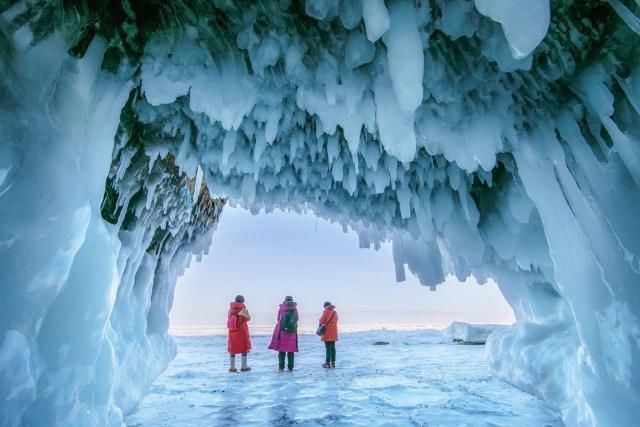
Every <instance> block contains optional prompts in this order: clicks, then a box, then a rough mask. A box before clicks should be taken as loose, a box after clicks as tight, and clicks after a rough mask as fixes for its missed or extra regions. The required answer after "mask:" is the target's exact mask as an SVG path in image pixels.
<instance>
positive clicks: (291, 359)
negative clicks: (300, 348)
mask: <svg viewBox="0 0 640 427" xmlns="http://www.w3.org/2000/svg"><path fill="white" fill-rule="evenodd" d="M285 357H286V358H287V368H289V370H291V369H293V362H294V357H295V353H293V352H289V353H285V352H284V351H279V352H278V369H280V370H283V369H284V359H285Z"/></svg>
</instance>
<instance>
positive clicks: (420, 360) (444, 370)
mask: <svg viewBox="0 0 640 427" xmlns="http://www.w3.org/2000/svg"><path fill="white" fill-rule="evenodd" d="M269 338H270V337H268V336H267V335H259V336H255V337H253V345H254V350H253V352H252V353H251V355H250V364H251V366H252V367H253V371H252V372H249V373H242V374H241V373H238V374H230V373H229V372H227V369H228V356H227V353H226V337H225V336H207V337H176V343H177V345H178V356H177V357H176V359H175V360H174V361H173V363H172V364H171V365H170V367H169V369H168V370H167V371H166V372H165V374H164V375H163V376H161V377H160V378H158V380H157V381H156V382H155V383H154V385H153V387H152V390H151V393H150V394H149V395H148V396H147V397H146V398H145V400H144V401H143V402H142V404H141V406H140V410H139V412H137V413H136V414H134V415H132V416H130V417H129V418H128V419H127V425H128V426H211V425H215V426H231V425H234V426H235V425H294V424H295V425H362V426H368V425H394V426H396V425H430V426H432V425H455V426H461V425H470V426H476V425H493V426H495V425H499V426H507V425H518V426H561V425H562V422H561V421H560V419H559V417H558V416H557V415H556V414H554V413H553V412H552V411H551V410H549V409H548V408H547V407H546V406H545V405H544V404H543V403H542V402H541V401H540V400H538V399H537V398H535V397H533V396H531V395H529V394H526V393H523V392H521V391H519V390H517V389H515V388H513V387H511V386H509V385H508V384H505V383H503V382H501V381H499V380H497V379H495V378H493V377H492V376H491V375H490V373H489V371H488V368H487V364H486V361H485V354H484V347H483V346H463V345H456V344H450V343H449V342H448V339H447V338H446V337H444V336H443V335H442V334H441V333H440V332H439V331H428V330H427V331H371V332H355V333H345V334H342V335H341V339H340V341H339V342H338V346H337V350H338V354H337V368H336V369H335V370H325V369H323V368H321V367H320V364H321V363H322V362H323V358H324V346H323V345H322V343H321V342H320V341H319V339H318V337H316V336H315V335H301V336H300V349H301V352H300V353H298V354H297V357H296V369H295V370H294V371H293V372H292V373H289V372H284V373H279V372H278V371H277V369H276V354H275V353H274V352H272V351H268V350H266V347H267V343H268V339H269ZM376 342H388V344H387V345H374V343H376Z"/></svg>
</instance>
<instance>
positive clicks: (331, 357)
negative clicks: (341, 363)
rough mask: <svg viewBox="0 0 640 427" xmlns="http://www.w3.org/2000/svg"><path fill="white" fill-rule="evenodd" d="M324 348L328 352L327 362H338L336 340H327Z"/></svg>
mask: <svg viewBox="0 0 640 427" xmlns="http://www.w3.org/2000/svg"><path fill="white" fill-rule="evenodd" d="M324 349H325V354H326V362H327V363H336V342H335V341H325V342H324Z"/></svg>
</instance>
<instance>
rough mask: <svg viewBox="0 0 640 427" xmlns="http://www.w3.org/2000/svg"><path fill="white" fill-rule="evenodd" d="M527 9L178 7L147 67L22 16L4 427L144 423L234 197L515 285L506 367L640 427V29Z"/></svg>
mask: <svg viewBox="0 0 640 427" xmlns="http://www.w3.org/2000/svg"><path fill="white" fill-rule="evenodd" d="M522 3H523V2H517V4H519V5H522ZM526 3H527V5H530V7H531V10H530V12H531V14H529V15H526V16H527V19H524V18H523V16H524V15H525V13H524V12H523V11H522V10H516V9H514V7H515V6H514V5H515V4H516V2H514V3H510V4H506V2H491V3H488V2H481V1H476V2H475V3H472V2H469V1H462V0H447V1H444V0H433V1H430V2H419V3H415V2H411V1H408V0H397V1H390V2H386V3H385V2H383V1H382V0H363V1H362V2H357V1H354V2H345V1H337V0H336V1H327V2H320V1H305V2H286V1H284V2H283V1H277V2H276V1H274V2H268V1H265V2H261V3H260V7H254V6H251V7H240V6H239V5H236V4H235V3H234V2H214V4H213V5H211V7H208V8H202V9H200V10H198V11H197V12H198V13H196V14H193V13H192V11H190V10H186V11H185V10H181V9H180V7H176V8H175V9H174V10H173V12H175V13H177V14H178V15H177V17H176V19H175V20H174V21H171V22H168V23H165V22H163V25H161V26H160V29H159V30H158V31H155V32H153V33H151V34H147V35H145V37H144V38H143V40H144V44H143V45H142V46H141V47H140V51H139V56H136V54H132V53H130V52H131V51H134V52H135V49H133V47H131V49H130V50H129V51H125V52H124V53H122V52H121V51H117V48H118V46H121V44H122V43H134V42H136V40H138V38H137V37H138V36H139V34H138V33H135V31H134V30H135V26H132V24H130V23H127V24H125V25H124V26H123V27H122V28H118V31H121V32H118V31H113V32H108V31H106V30H105V32H104V33H99V35H98V36H96V37H93V38H92V39H91V40H92V41H91V43H90V44H89V46H88V49H87V50H86V52H83V54H82V55H76V56H72V55H71V54H70V53H69V52H70V47H71V48H72V49H71V51H73V49H75V47H76V45H73V46H72V44H73V43H75V40H76V39H77V38H78V37H77V35H76V34H75V33H74V34H73V35H70V34H66V33H64V31H65V29H67V28H68V27H65V26H60V27H59V28H60V30H59V31H62V32H52V31H53V30H52V29H51V28H50V27H47V26H44V29H43V26H42V22H46V19H48V18H47V15H43V14H40V13H36V12H34V13H28V14H26V15H24V14H23V12H24V11H25V10H29V8H30V7H36V6H33V5H30V4H27V3H15V4H13V5H12V6H11V7H9V8H8V9H6V10H5V11H4V12H3V13H2V15H1V19H2V22H3V23H4V24H3V25H6V26H7V28H8V31H7V34H8V37H7V38H5V37H4V35H3V36H2V38H0V48H1V49H2V50H1V52H2V57H1V59H2V60H1V62H0V65H1V67H2V69H1V70H0V71H2V73H1V75H2V78H1V79H0V85H1V86H0V90H1V93H2V97H0V108H1V114H2V120H0V135H2V137H1V138H2V144H0V206H1V208H0V257H1V258H2V260H3V265H2V270H0V291H1V293H2V295H3V299H2V300H0V361H1V362H2V363H0V414H2V417H3V419H2V422H3V423H4V424H7V425H18V424H20V423H23V424H36V425H37V424H42V425H43V424H48V423H50V422H52V420H53V421H55V422H58V423H61V424H70V425H96V424H98V425H118V424H119V423H120V422H121V420H122V415H123V413H128V412H131V411H133V410H135V407H136V405H137V403H138V402H139V400H140V399H141V397H142V396H143V395H144V393H145V392H146V390H147V389H148V387H149V384H150V382H151V381H152V380H153V378H155V377H156V376H157V375H158V374H159V373H160V372H161V371H162V370H163V369H164V368H165V367H166V365H167V363H168V361H169V360H170V359H171V357H173V353H174V347H173V344H172V341H171V339H170V337H168V335H167V327H168V312H169V310H170V308H171V304H172V298H173V287H174V286H175V280H176V277H177V276H178V275H180V274H181V273H182V271H183V270H184V268H186V267H187V266H188V264H189V261H190V259H191V255H192V254H197V255H201V254H202V253H206V251H207V248H208V246H209V243H210V240H211V235H212V233H213V231H214V229H215V224H216V222H217V218H218V215H219V214H220V211H221V208H222V206H223V204H224V203H225V200H229V201H230V202H231V203H233V204H240V205H242V206H244V207H246V208H247V209H250V210H251V211H252V212H258V211H260V210H265V211H267V212H269V211H271V210H273V209H292V210H298V211H300V210H312V211H313V212H315V213H316V214H317V215H320V216H323V217H326V218H329V219H331V220H333V221H337V222H339V223H341V224H342V225H343V226H344V227H345V229H346V228H351V229H353V230H355V231H357V232H358V233H359V235H360V246H361V247H371V246H373V247H374V248H375V247H378V246H379V244H380V243H381V242H382V241H384V240H391V241H392V242H393V258H394V262H395V273H396V278H397V279H398V280H404V278H405V274H406V273H405V269H406V267H408V268H409V270H410V271H411V272H412V273H413V274H415V275H416V276H417V277H418V278H419V279H420V280H421V282H422V283H423V284H424V285H425V286H429V287H432V288H433V289H435V287H436V285H438V284H439V283H441V282H442V281H443V279H444V276H445V274H447V273H452V274H455V275H456V276H457V277H458V278H459V279H461V280H462V279H464V278H465V277H467V276H468V275H469V274H474V275H475V276H476V277H477V278H478V279H479V280H480V281H481V282H482V281H484V280H485V279H486V278H488V277H492V278H494V279H496V281H497V282H498V284H499V286H500V288H501V290H502V292H503V294H504V295H505V297H506V299H507V300H508V302H509V303H510V304H511V306H512V307H513V309H514V311H515V314H516V317H517V319H518V323H517V325H516V326H515V327H514V328H511V329H508V330H506V331H501V332H500V333H495V334H493V335H491V337H490V338H489V339H488V342H487V347H488V349H489V350H490V351H489V361H490V363H491V366H492V369H493V372H494V373H495V374H496V375H497V376H499V377H500V378H503V379H505V380H506V381H509V382H510V383H512V384H514V385H516V386H518V387H519V388H522V389H524V390H527V391H530V392H532V393H535V394H537V395H539V396H540V397H541V398H543V399H544V400H545V401H547V403H548V404H549V405H551V406H552V407H554V408H556V409H557V410H558V411H560V412H561V414H562V416H563V419H564V421H565V422H566V423H567V424H569V425H632V424H633V423H634V422H635V420H636V419H637V417H638V415H639V414H638V412H639V409H638V408H640V405H638V401H639V399H640V391H639V389H638V387H639V386H638V384H640V368H639V366H640V360H639V358H640V356H639V355H640V352H639V351H638V341H639V340H640V335H639V333H638V331H639V330H640V324H639V322H638V315H639V312H640V293H639V292H638V290H637V289H636V288H637V283H638V282H639V280H638V279H639V276H640V258H639V255H640V243H639V242H640V231H639V230H638V227H637V219H638V218H639V217H640V190H639V188H638V187H639V185H640V148H639V147H640V144H639V139H640V127H639V125H638V123H639V122H640V121H639V119H638V114H640V111H639V110H638V108H639V105H640V83H639V82H640V77H639V76H640V69H639V68H638V65H637V61H636V60H635V59H633V58H637V53H638V52H637V46H638V39H637V37H638V36H637V34H636V33H635V32H634V31H635V24H634V23H635V21H634V19H636V18H637V16H636V15H637V11H635V9H633V10H632V9H629V8H628V7H626V6H624V5H622V4H621V3H620V2H616V1H612V2H611V6H608V5H607V4H603V5H601V9H598V10H597V12H598V13H595V12H593V10H591V9H590V8H591V7H592V6H589V7H582V5H579V4H573V3H569V2H567V3H564V2H558V3H557V4H556V5H555V6H554V8H552V9H549V7H550V6H549V3H548V2H544V1H532V2H526ZM498 5H502V6H501V7H498ZM552 6H553V5H552ZM523 7H524V6H523ZM528 7H529V6H528ZM476 8H477V9H476ZM38 10H39V9H38ZM163 11H165V12H166V9H163ZM480 12H482V13H480ZM534 12H535V13H534ZM592 12H593V13H592ZM221 13H224V16H226V17H227V19H224V20H221V19H219V16H222V15H220V14H221ZM554 13H557V15H554ZM603 13H604V14H608V15H607V17H608V19H609V20H608V21H607V22H608V24H607V25H603V24H602V23H601V22H599V21H597V20H595V17H597V16H600V15H601V14H603ZM634 13H635V14H634ZM212 14H213V15H212ZM485 15H486V16H485ZM29 16H30V17H31V18H29V19H31V20H32V21H29V19H27V18H28V17H29ZM65 16H70V15H65ZM195 16H198V17H202V18H203V19H201V20H195V21H190V20H191V19H195ZM216 16H217V17H218V18H216ZM554 16H557V21H553V20H551V21H550V17H552V18H553V17H554ZM618 16H620V18H619V17H618ZM25 17H27V18H25ZM204 18H207V19H204ZM214 18H216V19H217V20H216V19H214ZM25 19H26V20H27V23H25ZM41 19H42V20H44V21H42V20H41ZM299 23H304V25H302V24H300V25H298V24H299ZM103 24H104V25H108V24H107V23H103ZM69 25H70V26H71V27H73V26H72V25H71V24H69ZM56 28H58V27H56ZM547 28H548V32H547ZM107 29H108V28H107ZM99 30H100V31H102V30H104V28H103V27H101V28H100V29H99ZM613 30H615V32H614V31H613ZM97 31H98V30H97ZM545 33H546V36H545ZM3 34H4V33H3ZM113 34H116V36H113ZM122 34H127V35H128V36H129V38H126V39H121V38H119V37H121V35H122ZM112 36H113V37H116V39H117V40H115V39H114V40H110V41H109V42H107V40H105V37H112ZM119 43H120V44H119ZM603 43H604V45H603ZM603 46H604V47H603ZM134 47H135V46H134ZM114 49H116V53H114ZM118 52H120V53H118ZM114 55H115V56H117V55H121V57H120V61H119V62H115V65H114V59H113V58H114ZM127 55H128V56H127ZM203 184H204V185H203ZM213 282H215V280H213ZM215 285H216V283H212V286H215Z"/></svg>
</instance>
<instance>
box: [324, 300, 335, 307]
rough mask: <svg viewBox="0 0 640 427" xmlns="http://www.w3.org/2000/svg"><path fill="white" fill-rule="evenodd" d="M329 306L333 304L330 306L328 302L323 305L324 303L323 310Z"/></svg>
mask: <svg viewBox="0 0 640 427" xmlns="http://www.w3.org/2000/svg"><path fill="white" fill-rule="evenodd" d="M330 305H333V304H331V303H330V302H329V301H327V302H325V303H324V305H323V307H324V308H327V307H329V306H330Z"/></svg>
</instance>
